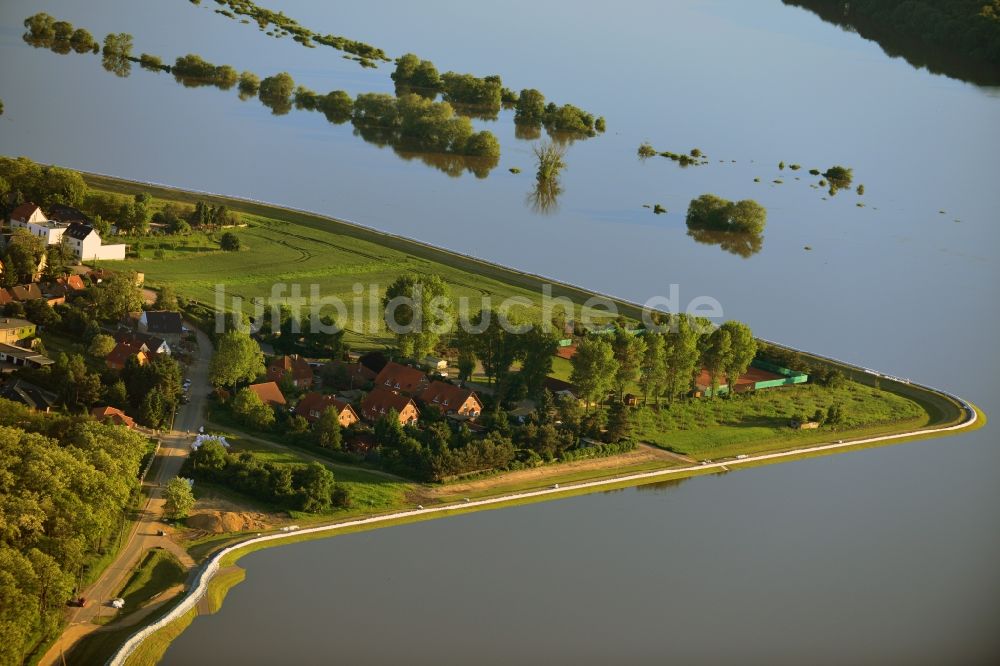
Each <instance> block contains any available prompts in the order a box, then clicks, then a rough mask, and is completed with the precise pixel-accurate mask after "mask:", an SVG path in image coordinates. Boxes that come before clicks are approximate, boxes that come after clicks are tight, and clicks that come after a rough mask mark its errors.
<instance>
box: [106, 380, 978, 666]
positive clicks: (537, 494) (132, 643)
mask: <svg viewBox="0 0 1000 666" xmlns="http://www.w3.org/2000/svg"><path fill="white" fill-rule="evenodd" d="M943 395H945V396H947V397H949V398H952V399H954V400H957V401H959V402H960V403H961V404H962V405H963V406H964V407H965V409H967V410H968V411H967V412H965V418H964V419H963V420H961V421H960V422H959V423H957V424H953V425H944V426H938V427H931V428H922V429H918V430H914V431H909V432H902V433H894V434H889V435H880V436H876V437H868V438H863V439H858V440H851V441H838V442H834V443H830V444H819V445H813V446H808V447H803V448H800V449H793V450H790V451H781V452H775V453H762V454H756V455H752V456H747V457H746V458H744V459H741V460H727V461H724V462H713V463H706V464H699V465H691V466H687V467H677V468H670V469H663V470H654V471H650V472H640V473H636V474H629V475H625V476H620V477H611V478H607V479H599V480H595V481H583V482H579V483H575V484H570V485H565V486H560V485H559V484H556V486H554V487H550V488H543V489H538V490H530V491H521V492H516V493H509V494H505V495H499V496H496V497H490V498H485V499H479V500H471V501H468V502H454V503H449V504H444V505H441V506H436V507H429V508H426V509H411V510H407V511H397V512H394V513H389V514H383V515H378V516H371V517H368V518H357V519H353V520H348V521H344V522H339V523H334V524H330V525H320V526H316V527H309V528H304V529H301V530H296V531H294V532H291V533H272V534H267V535H263V536H259V537H252V538H250V539H247V540H245V541H241V542H239V543H236V544H233V545H231V546H227V547H225V548H223V549H222V550H219V551H217V552H216V553H214V554H213V555H211V556H210V557H209V559H208V560H207V561H206V562H205V563H203V564H202V565H201V566H200V567H199V569H198V570H197V572H196V573H195V583H194V585H193V586H192V587H190V588H189V589H188V591H187V592H186V593H185V594H184V596H183V598H182V599H181V600H180V602H179V603H178V604H177V605H176V606H174V608H172V609H171V610H170V611H169V612H168V613H167V614H165V615H164V616H163V617H161V618H159V619H158V620H157V621H156V622H154V623H153V624H150V625H147V626H146V627H143V628H142V629H140V630H138V631H137V632H136V633H134V634H133V635H132V636H131V637H129V639H128V640H127V641H126V642H125V644H124V645H122V647H121V648H119V650H118V652H116V653H115V655H114V656H113V657H112V658H111V659H109V660H108V662H107V663H108V664H109V665H110V666H122V665H124V664H127V663H128V658H129V657H130V656H131V655H132V654H133V653H134V652H135V651H136V650H137V649H138V648H139V647H140V645H142V643H143V641H145V640H146V639H147V638H149V637H150V636H152V635H153V634H155V633H156V632H158V631H160V630H163V629H167V628H168V627H170V626H171V625H172V624H173V623H174V622H175V621H178V620H182V619H188V618H189V617H190V616H191V614H192V612H193V613H194V614H195V615H196V614H197V609H198V604H199V602H200V601H201V600H202V599H203V598H204V597H205V596H206V594H208V592H209V591H210V590H211V589H212V582H213V579H214V578H215V576H216V575H217V574H218V573H220V572H221V571H223V570H225V569H227V568H229V567H232V566H233V565H234V564H235V563H236V562H237V561H238V560H239V559H240V558H241V557H243V556H245V555H249V554H250V553H253V552H254V551H256V550H260V549H262V548H269V547H276V546H281V545H289V544H291V543H295V542H298V541H304V540H311V539H316V538H326V537H329V536H336V534H337V533H341V534H344V533H350V532H354V531H360V530H365V529H378V528H379V527H389V526H392V525H398V524H403V523H409V522H418V521H421V520H430V519H434V518H437V517H446V516H451V515H460V514H465V513H474V512H476V511H480V510H488V509H494V508H503V507H506V506H513V505H517V504H522V503H529V502H533V501H544V500H545V499H547V498H548V499H554V498H565V497H570V496H573V495H579V494H587V493H589V492H594V491H600V490H612V489H614V488H617V487H631V486H636V485H643V484H644V483H653V482H657V481H661V480H663V481H666V480H671V479H680V478H689V477H691V476H698V475H701V474H704V473H711V472H713V471H714V472H718V471H729V470H730V469H732V468H744V467H754V466H757V465H761V464H773V463H775V462H780V461H782V460H784V459H788V460H794V459H799V458H803V457H811V456H814V455H824V454H829V453H834V452H840V451H847V450H851V449H853V448H856V447H861V448H864V447H867V446H870V445H873V444H874V445H878V444H881V443H885V442H893V441H899V442H903V441H908V440H910V439H923V438H926V437H928V436H931V437H934V436H941V435H944V434H948V433H955V432H961V431H963V430H966V429H969V428H975V427H976V425H977V424H980V425H984V424H985V421H986V417H985V414H984V413H983V412H981V411H980V410H979V409H978V408H976V407H975V406H973V405H972V404H971V403H968V402H967V401H965V400H962V399H961V398H958V397H957V396H953V395H950V394H943ZM241 551H242V552H241ZM220 601H221V600H220ZM192 619H193V618H192ZM188 621H190V620H188ZM177 633H178V635H179V633H180V632H177Z"/></svg>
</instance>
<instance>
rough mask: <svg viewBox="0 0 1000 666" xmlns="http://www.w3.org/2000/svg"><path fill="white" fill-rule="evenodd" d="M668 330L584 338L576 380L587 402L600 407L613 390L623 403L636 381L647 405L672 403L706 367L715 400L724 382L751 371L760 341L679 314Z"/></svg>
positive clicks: (732, 324)
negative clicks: (709, 327)
mask: <svg viewBox="0 0 1000 666" xmlns="http://www.w3.org/2000/svg"><path fill="white" fill-rule="evenodd" d="M663 328H664V330H663V331H653V330H649V331H642V332H638V333H637V332H633V331H630V330H627V329H625V328H622V327H619V328H618V329H617V330H616V331H615V332H614V333H613V335H610V336H608V335H592V336H588V337H586V338H584V339H583V340H582V341H581V342H580V344H579V346H578V348H577V351H576V354H575V355H574V356H573V359H572V365H573V371H572V375H571V380H572V382H573V384H574V385H575V386H576V388H577V389H578V390H579V392H580V394H581V397H583V398H584V400H586V401H587V403H588V405H589V404H590V403H592V402H601V401H603V399H604V397H605V396H606V395H608V394H609V393H610V392H612V391H614V392H615V393H616V394H617V397H618V400H617V402H621V399H622V397H623V396H624V394H625V391H626V390H627V388H628V387H629V386H630V385H631V384H632V383H633V382H637V383H638V385H639V386H640V387H641V389H642V392H643V398H644V400H645V401H648V400H649V398H653V399H654V400H655V401H656V403H657V404H658V403H659V400H660V398H661V397H662V398H665V399H666V400H667V401H668V403H669V402H673V401H674V400H677V399H678V398H681V397H683V396H686V395H688V394H689V393H690V392H691V391H692V389H693V388H694V383H695V379H696V378H697V377H698V375H699V374H700V372H701V370H702V368H704V369H705V370H706V371H707V373H708V376H709V382H710V389H711V393H712V395H713V396H714V395H716V394H717V393H718V391H719V386H720V384H721V381H722V380H723V379H726V381H727V382H728V383H729V384H730V385H731V384H732V383H733V382H735V381H736V379H738V378H739V377H740V376H741V375H743V374H744V373H745V372H746V371H747V369H748V368H749V367H750V363H751V362H752V361H753V360H754V358H755V356H756V354H757V341H756V340H755V339H754V337H753V333H752V332H751V331H750V328H749V327H748V326H747V325H746V324H743V323H741V322H738V321H728V322H726V323H724V324H722V325H721V326H719V327H717V328H713V329H711V330H710V331H709V330H707V327H706V326H705V325H704V322H701V321H698V320H695V319H693V318H692V317H690V316H687V315H674V316H672V317H671V318H670V319H669V322H668V323H667V324H666V325H665V326H664V327H663Z"/></svg>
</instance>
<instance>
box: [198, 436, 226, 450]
mask: <svg viewBox="0 0 1000 666" xmlns="http://www.w3.org/2000/svg"><path fill="white" fill-rule="evenodd" d="M205 442H218V443H219V444H222V446H224V447H226V448H227V449H228V448H229V442H227V441H226V438H225V437H223V436H222V435H198V436H197V437H195V438H194V441H193V442H191V450H192V451H197V450H198V448H199V447H200V446H201V445H202V444H204V443H205Z"/></svg>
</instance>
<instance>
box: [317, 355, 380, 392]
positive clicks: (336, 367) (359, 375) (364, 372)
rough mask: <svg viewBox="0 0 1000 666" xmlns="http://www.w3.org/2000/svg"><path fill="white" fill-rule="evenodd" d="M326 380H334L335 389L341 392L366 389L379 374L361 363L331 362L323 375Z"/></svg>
mask: <svg viewBox="0 0 1000 666" xmlns="http://www.w3.org/2000/svg"><path fill="white" fill-rule="evenodd" d="M323 374H324V376H325V377H326V379H327V380H328V381H329V379H330V378H331V377H332V378H333V382H332V383H333V387H334V388H336V389H338V390H341V391H351V390H353V389H357V388H364V387H366V386H368V385H369V384H371V383H372V382H374V381H375V377H376V376H377V373H375V372H374V371H372V370H371V369H370V368H368V367H367V366H365V365H362V364H361V363H348V362H346V361H330V363H328V364H327V366H326V371H325V372H324V373H323Z"/></svg>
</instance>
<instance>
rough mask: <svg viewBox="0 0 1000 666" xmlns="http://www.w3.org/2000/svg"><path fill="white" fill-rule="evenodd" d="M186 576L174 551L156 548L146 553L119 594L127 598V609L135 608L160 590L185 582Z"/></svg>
mask: <svg viewBox="0 0 1000 666" xmlns="http://www.w3.org/2000/svg"><path fill="white" fill-rule="evenodd" d="M186 577H187V574H186V572H185V571H184V567H183V566H182V565H181V563H180V562H178V561H177V558H176V557H174V555H173V554H172V553H170V552H168V551H166V550H163V549H161V548H154V549H153V550H151V551H149V552H148V553H146V556H145V557H144V558H143V560H142V563H141V564H140V565H139V568H138V569H136V572H135V573H134V574H132V577H131V578H129V579H128V582H127V583H125V587H123V588H122V589H121V591H119V592H118V596H119V597H121V598H122V599H124V600H125V608H126V609H128V610H135V609H136V608H138V607H139V606H140V605H141V604H142V603H144V602H146V601H148V600H149V599H151V598H153V597H154V596H156V595H157V594H159V593H160V592H163V591H164V590H166V589H168V588H170V587H173V586H174V585H179V584H181V583H183V582H184V579H185V578H186Z"/></svg>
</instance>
